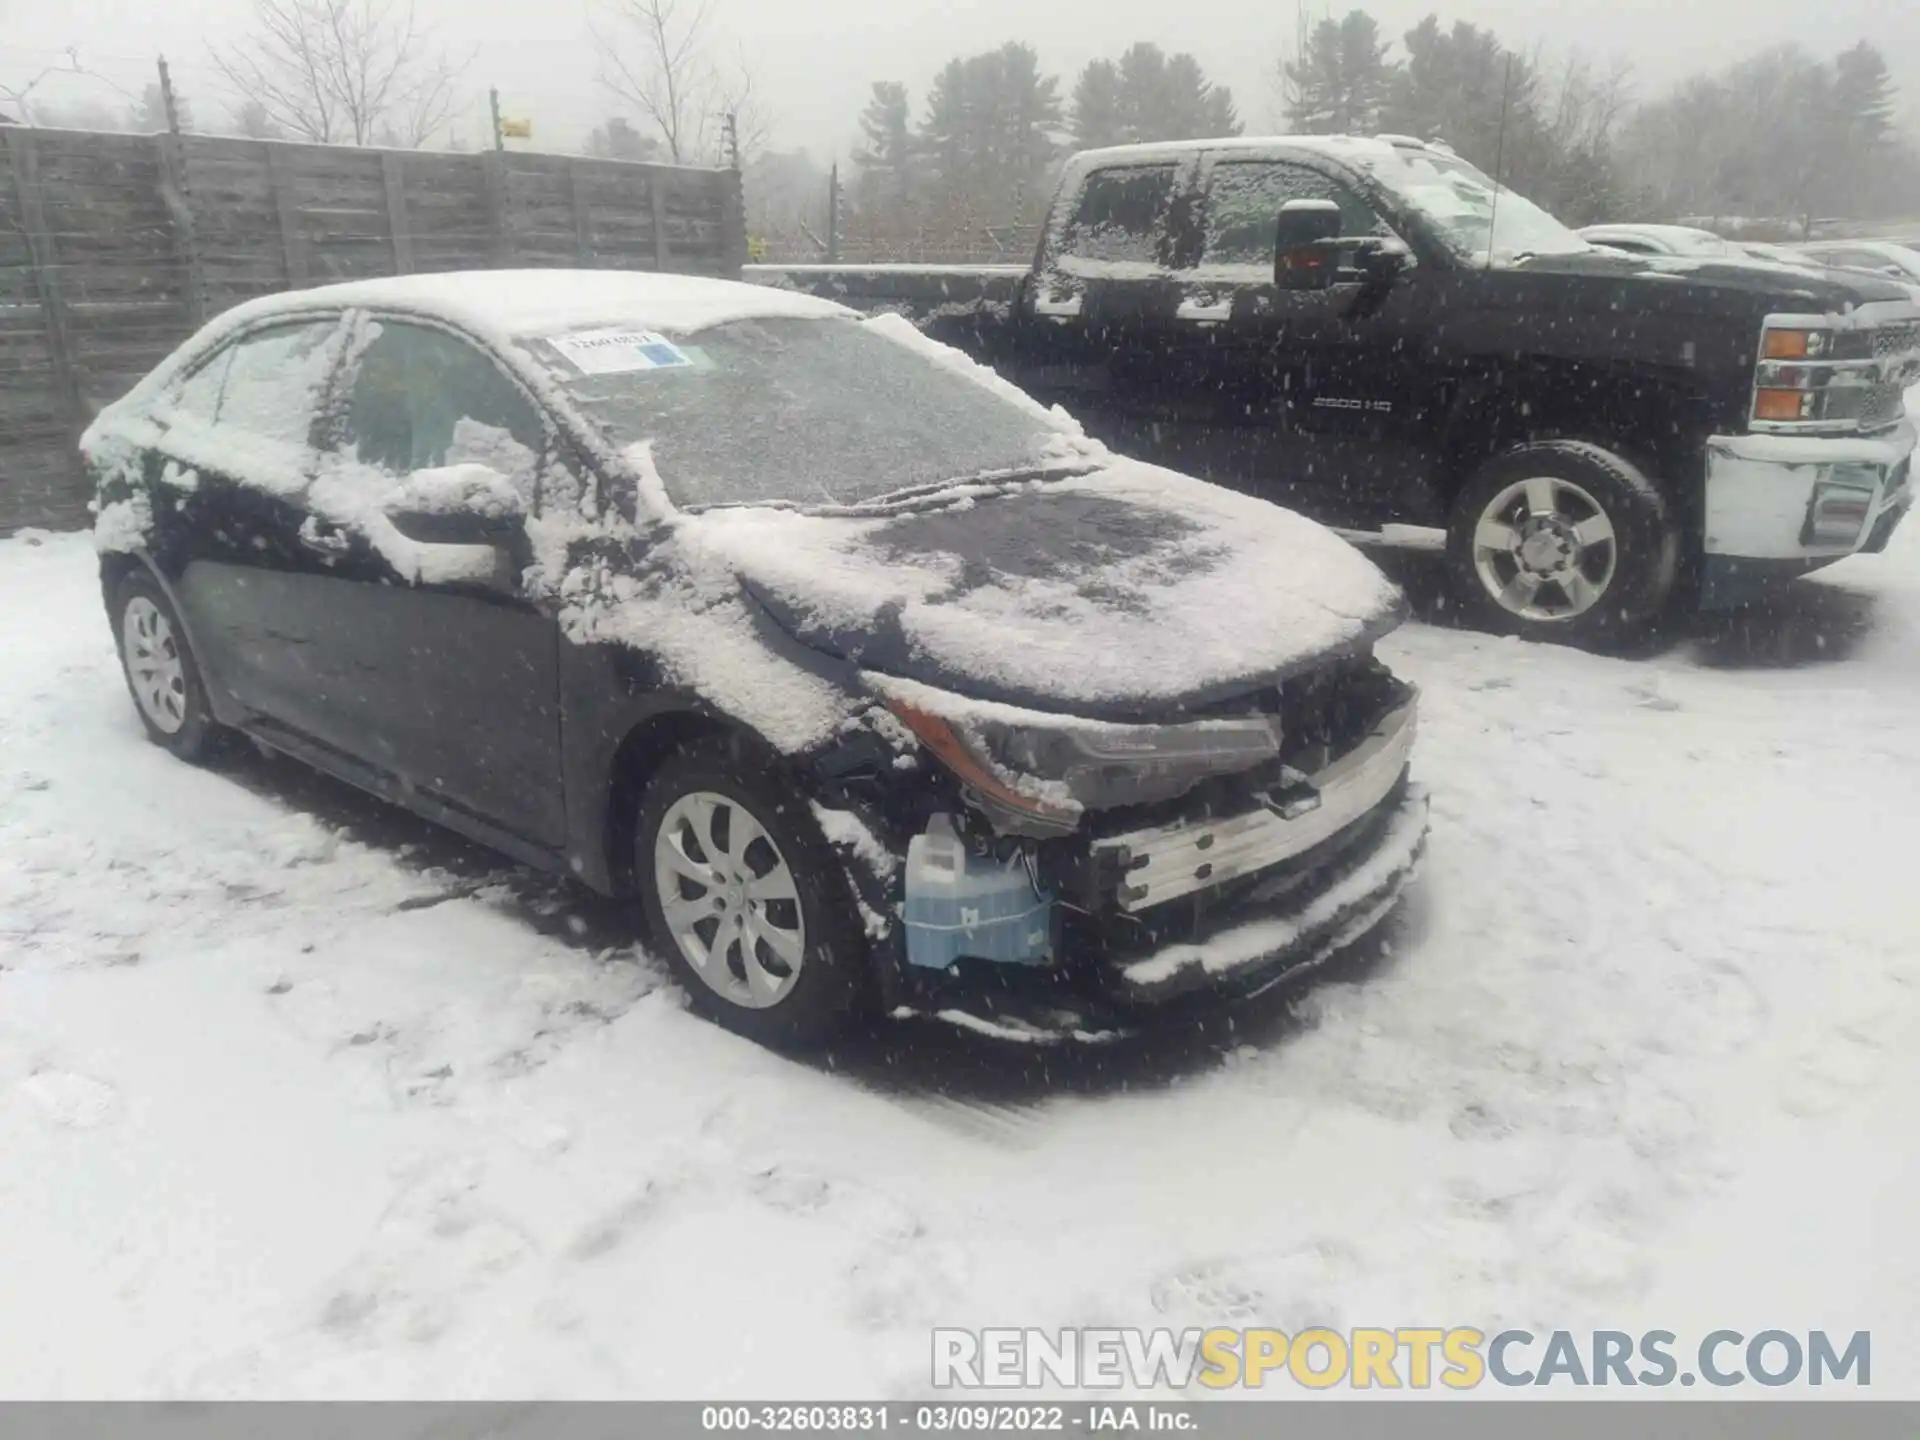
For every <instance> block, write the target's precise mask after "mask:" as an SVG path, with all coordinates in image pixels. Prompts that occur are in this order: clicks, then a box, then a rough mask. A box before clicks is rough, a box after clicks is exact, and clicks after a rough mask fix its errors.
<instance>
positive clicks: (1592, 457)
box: [1447, 440, 1679, 644]
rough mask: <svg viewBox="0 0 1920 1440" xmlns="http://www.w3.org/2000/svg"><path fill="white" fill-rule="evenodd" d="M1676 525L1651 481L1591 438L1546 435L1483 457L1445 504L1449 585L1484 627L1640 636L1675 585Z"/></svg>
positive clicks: (1590, 637)
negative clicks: (1449, 517) (1450, 507)
mask: <svg viewBox="0 0 1920 1440" xmlns="http://www.w3.org/2000/svg"><path fill="white" fill-rule="evenodd" d="M1678 556H1679V533H1678V529H1677V527H1676V525H1675V524H1674V522H1673V520H1672V518H1671V512H1670V511H1669V508H1668V506H1667V504H1666V502H1665V500H1664V498H1663V497H1662V496H1661V494H1660V492H1659V490H1658V489H1656V488H1655V486H1654V484H1653V482H1652V481H1651V480H1649V479H1648V478H1647V476H1646V475H1645V474H1644V473H1642V472H1641V471H1640V469H1639V468H1638V467H1636V466H1635V465H1634V464H1633V463H1632V462H1631V461H1628V460H1626V459H1623V458H1622V457H1621V456H1619V455H1616V454H1614V453H1613V452H1611V451H1609V450H1605V449H1602V448H1601V447H1600V446H1598V445H1591V444H1587V443H1585V442H1583V441H1574V440H1548V441H1542V442H1539V443H1537V444H1531V445H1522V446H1519V447H1517V448H1516V449H1513V450H1510V451H1508V452H1507V453H1506V454H1504V455H1499V456H1496V457H1495V458H1494V459H1492V460H1490V461H1489V462H1487V464H1486V465H1484V466H1482V467H1481V469H1480V470H1479V471H1478V472H1477V473H1476V474H1475V475H1474V476H1473V477H1472V478H1471V479H1470V480H1469V481H1468V482H1467V484H1466V486H1465V488H1463V489H1462V490H1461V492H1460V495H1459V497H1458V499H1457V500H1456V501H1455V503H1454V508H1453V516H1452V520H1451V522H1450V524H1449V526H1448V531H1447V565H1448V570H1449V572H1450V574H1451V579H1452V583H1453V590H1454V593H1455V595H1456V597H1457V598H1458V599H1459V601H1460V603H1461V605H1462V606H1463V608H1465V610H1466V611H1467V613H1468V614H1469V615H1470V616H1472V617H1473V618H1474V619H1475V620H1476V621H1477V622H1479V623H1480V624H1482V625H1484V626H1486V627H1487V628H1489V629H1496V630H1502V631H1506V632H1508V633H1512V634H1518V635H1523V636H1525V637H1527V638H1529V639H1534V640H1563V641H1570V642H1572V643H1574V644H1593V643H1601V642H1609V641H1620V640H1627V639H1631V638H1634V637H1637V636H1640V635H1643V634H1645V633H1646V632H1647V631H1649V630H1650V629H1651V628H1652V626H1653V625H1654V623H1655V622H1656V621H1657V620H1658V619H1659V617H1660V615H1661V613H1662V612H1663V611H1664V610H1665V608H1666V606H1667V602H1668V600H1669V598H1670V597H1671V595H1672V593H1673V587H1674V577H1675V573H1676V570H1677V560H1678Z"/></svg>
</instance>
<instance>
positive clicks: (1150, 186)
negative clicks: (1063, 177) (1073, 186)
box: [1061, 165, 1174, 264]
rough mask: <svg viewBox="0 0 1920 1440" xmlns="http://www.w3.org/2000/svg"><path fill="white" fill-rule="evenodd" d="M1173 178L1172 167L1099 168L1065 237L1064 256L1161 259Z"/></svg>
mask: <svg viewBox="0 0 1920 1440" xmlns="http://www.w3.org/2000/svg"><path fill="white" fill-rule="evenodd" d="M1173 179H1174V167H1173V166H1171V165H1138V166H1128V167H1124V168H1120V169H1114V170H1096V171H1095V172H1094V173H1093V174H1092V175H1090V176H1088V177H1087V183H1086V188H1085V189H1083V190H1082V191H1081V192H1080V203H1079V204H1078V205H1077V206H1076V207H1075V208H1074V213H1073V219H1072V220H1071V221H1069V222H1068V225H1067V231H1066V234H1065V236H1063V237H1062V242H1061V249H1062V251H1063V253H1065V254H1068V255H1074V256H1078V257H1079V258H1081V259H1083V260H1120V261H1138V262H1144V263H1147V264H1152V263H1153V262H1155V261H1157V260H1158V259H1159V258H1160V237H1161V235H1162V234H1163V233H1164V229H1165V225H1166V217H1167V209H1168V205H1169V202H1170V201H1171V200H1172V198H1173Z"/></svg>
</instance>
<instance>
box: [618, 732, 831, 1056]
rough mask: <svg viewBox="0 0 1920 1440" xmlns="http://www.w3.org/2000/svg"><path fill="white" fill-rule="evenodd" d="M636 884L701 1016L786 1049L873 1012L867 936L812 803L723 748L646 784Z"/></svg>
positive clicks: (676, 758)
mask: <svg viewBox="0 0 1920 1440" xmlns="http://www.w3.org/2000/svg"><path fill="white" fill-rule="evenodd" d="M634 834H635V840H634V848H635V853H634V874H635V876H636V877H637V878H638V880H639V885H640V891H641V895H642V897H643V899H644V902H645V906H646V912H647V922H648V925H649V927H650V929H651V931H652V935H653V941H654V945H655V947H656V951H657V953H659V954H661V955H663V956H664V957H665V958H666V961H667V964H668V965H669V966H671V967H672V969H673V972H674V974H675V976H676V977H677V978H678V979H679V981H680V983H681V984H682V985H683V986H684V987H685V988H686V991H687V994H688V995H689V997H690V998H691V999H692V1001H693V1004H694V1007H695V1008H696V1009H698V1010H700V1011H702V1012H703V1013H704V1014H706V1015H708V1016H710V1017H711V1018H713V1019H715V1020H718V1021H719V1022H720V1023H721V1024H722V1025H725V1026H726V1027H727V1028H728V1029H730V1030H733V1031H736V1032H737V1033H739V1034H742V1035H745V1036H747V1037H748V1038H749V1039H753V1040H758V1041H760V1042H761V1043H762V1044H767V1045H775V1046H782V1047H804V1046H811V1045H818V1044H821V1043H823V1042H824V1041H827V1040H829V1039H831V1038H833V1037H834V1036H835V1035H836V1034H838V1033H839V1032H841V1031H842V1030H844V1029H845V1028H847V1027H848V1026H849V1025H850V1024H851V1023H852V1022H853V1021H854V1020H855V1019H856V1018H858V1017H859V1016H860V1015H861V1014H862V1013H863V1012H864V1010H865V1009H866V1006H867V1000H868V993H869V971H868V954H867V946H866V940H865V931H864V930H863V929H862V927H861V926H860V925H859V923H858V921H857V918H856V917H855V915H854V913H853V907H852V901H851V892H850V890H849V888H848V882H847V878H846V874H845V871H844V870H843V868H842V867H841V864H840V862H839V861H838V860H837V859H836V858H835V857H834V856H833V853H832V852H831V851H830V850H829V849H828V848H827V845H826V843H825V841H824V840H822V839H821V838H820V836H819V835H818V833H817V831H816V830H815V828H814V826H813V825H812V823H811V821H810V819H809V818H807V816H806V810H805V807H804V806H802V805H800V804H799V802H798V801H797V800H796V799H795V798H794V797H793V796H792V795H790V794H788V793H787V792H786V791H785V789H784V787H782V786H780V785H779V784H778V782H777V781H774V780H772V779H771V778H770V777H769V776H768V775H767V773H766V768H765V767H764V766H755V765H752V764H749V763H747V762H746V760H745V759H744V758H743V757H741V756H739V755H737V754H736V753H735V752H734V750H733V748H732V747H730V746H728V745H725V744H699V745H694V746H690V747H688V748H687V749H684V750H682V751H680V752H679V753H678V754H675V755H673V756H671V757H670V758H668V760H667V761H666V762H665V763H664V764H663V765H662V766H661V767H660V769H659V771H658V772H657V773H656V774H655V776H654V778H653V781H652V783H651V784H649V785H648V787H647V791H646V794H645V795H644V796H643V797H642V798H641V802H640V818H639V824H638V825H637V826H636V827H635V831H634Z"/></svg>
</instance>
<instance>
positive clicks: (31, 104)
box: [0, 45, 137, 130]
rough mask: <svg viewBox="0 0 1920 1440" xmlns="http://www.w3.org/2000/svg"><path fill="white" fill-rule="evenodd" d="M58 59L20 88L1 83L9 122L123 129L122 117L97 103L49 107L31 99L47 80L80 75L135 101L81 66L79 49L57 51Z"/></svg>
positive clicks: (53, 105)
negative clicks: (9, 116) (9, 112)
mask: <svg viewBox="0 0 1920 1440" xmlns="http://www.w3.org/2000/svg"><path fill="white" fill-rule="evenodd" d="M60 55H61V58H60V59H59V60H57V61H55V62H53V63H52V64H50V65H46V66H43V67H42V68H41V69H40V71H39V72H38V73H37V74H35V75H34V77H33V78H32V79H31V80H28V81H27V82H26V83H25V84H23V85H6V84H0V101H4V102H6V106H7V108H8V109H9V110H10V111H11V112H12V115H13V117H14V119H13V121H12V122H11V123H17V124H21V125H66V126H69V127H70V128H73V129H76V130H124V129H126V128H127V121H126V118H125V117H124V116H118V115H112V114H111V113H110V111H109V108H108V107H106V106H104V105H101V104H99V103H98V102H90V101H81V102H78V103H76V104H70V105H65V106H62V105H58V104H49V103H46V102H43V101H41V100H38V99H36V98H35V97H34V91H36V90H38V89H39V88H40V87H41V86H42V85H44V84H46V82H47V81H49V80H52V79H54V78H55V77H57V76H65V77H69V78H71V77H73V76H80V77H82V78H85V79H87V80H90V81H94V82H96V83H98V84H101V85H104V86H106V87H107V88H108V89H109V90H112V91H114V92H115V93H116V94H118V95H119V96H120V97H121V98H122V99H124V100H130V101H137V97H136V96H134V95H133V94H131V93H130V92H129V91H127V90H125V89H123V88H122V87H121V86H119V85H116V84H114V83H113V81H111V80H109V79H108V78H107V77H106V76H104V75H102V74H100V73H98V72H97V71H94V70H89V69H88V68H87V67H86V66H85V65H83V64H81V63H80V47H79V46H77V45H69V46H67V47H66V49H64V50H62V51H61V52H60Z"/></svg>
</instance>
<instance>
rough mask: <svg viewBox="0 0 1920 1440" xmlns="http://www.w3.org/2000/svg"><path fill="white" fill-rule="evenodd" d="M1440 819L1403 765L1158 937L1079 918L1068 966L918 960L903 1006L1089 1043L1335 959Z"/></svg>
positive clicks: (1166, 920) (963, 1022) (1021, 1034)
mask: <svg viewBox="0 0 1920 1440" xmlns="http://www.w3.org/2000/svg"><path fill="white" fill-rule="evenodd" d="M1427 827H1428V821H1427V795H1426V792H1425V791H1424V790H1422V789H1420V788H1419V787H1418V786H1415V785H1413V784H1412V783H1411V782H1410V781H1409V780H1408V778H1407V776H1406V773H1405V772H1404V771H1402V772H1401V773H1400V774H1398V775H1396V776H1395V777H1393V779H1392V782H1391V783H1390V785H1389V788H1388V790H1387V793H1386V794H1385V795H1384V796H1381V797H1379V798H1377V799H1376V801H1375V802H1374V804H1373V805H1372V806H1371V808H1370V809H1368V810H1367V811H1366V812H1365V813H1363V814H1361V815H1360V816H1359V817H1358V818H1357V819H1355V820H1353V821H1352V822H1350V823H1349V824H1348V825H1346V826H1345V828H1343V829H1342V830H1340V831H1338V832H1337V833H1335V834H1333V835H1331V836H1329V837H1327V838H1326V839H1324V840H1322V841H1321V842H1320V843H1319V844H1318V845H1316V846H1314V847H1313V848H1312V849H1310V850H1308V851H1306V852H1305V853H1303V854H1298V855H1296V856H1294V857H1293V858H1292V859H1291V860H1288V861H1284V862H1282V863H1281V864H1280V865H1278V866H1275V867H1274V870H1273V872H1272V873H1271V874H1268V873H1264V872H1263V873H1262V874H1260V875H1257V876H1253V877H1250V878H1248V879H1246V880H1243V881H1241V882H1239V883H1238V885H1233V886H1229V887H1227V889H1228V893H1229V894H1230V895H1231V898H1222V897H1218V896H1205V895H1203V896H1201V897H1199V900H1200V903H1198V904H1196V903H1195V902H1194V901H1192V900H1189V902H1188V903H1187V904H1186V905H1181V904H1178V903H1175V904H1172V905H1169V906H1167V907H1164V908H1163V909H1160V910H1159V911H1158V913H1157V915H1156V916H1155V924H1156V927H1157V928H1156V929H1155V930H1154V931H1153V932H1151V934H1152V938H1149V939H1145V940H1143V941H1141V942H1140V943H1136V944H1133V945H1130V946H1113V945H1110V944H1107V943H1104V942H1103V940H1102V938H1101V937H1099V936H1097V935H1096V934H1095V933H1093V932H1092V931H1091V930H1090V929H1087V928H1078V927H1075V928H1070V929H1069V930H1068V934H1067V944H1066V950H1067V953H1066V956H1065V958H1064V961H1063V963H1062V964H1061V965H1059V966H1058V967H1055V968H1051V969H1045V970H1041V969H1034V968H1030V967H1025V966H1011V965H994V964H991V963H988V962H985V961H964V960H963V961H961V962H959V963H958V964H956V965H955V966H954V967H953V968H952V969H950V970H948V971H943V972H929V971H919V972H909V973H907V974H906V976H905V978H904V980H903V982H902V985H901V987H900V988H898V989H897V990H896V992H895V994H894V999H893V1003H894V1009H893V1013H894V1015H895V1016H896V1017H899V1018H906V1017H909V1016H922V1017H926V1018H931V1019H937V1020H940V1021H942V1022H944V1023H946V1024H949V1025H953V1026H956V1027H958V1028H961V1029H965V1030H969V1031H972V1032H975V1033H978V1034H984V1035H988V1036H991V1037H994V1038H998V1039H1002V1040H1011V1041H1017V1042H1021V1043H1025V1044H1059V1043H1063V1042H1065V1043H1075V1044H1083V1045H1084V1044H1099V1043H1106V1042H1112V1041H1115V1040H1119V1039H1123V1038H1125V1037H1127V1036H1129V1035H1132V1034H1134V1033H1137V1032H1138V1031H1139V1029H1140V1028H1141V1027H1142V1026H1143V1025H1144V1024H1145V1023H1146V1022H1147V1021H1148V1020H1149V1019H1150V1018H1155V1017H1158V1016H1161V1015H1164V1014H1166V1013H1167V1012H1169V1011H1172V1010H1175V1009H1178V1008H1183V1007H1185V1006H1187V1005H1188V1004H1189V1003H1190V1004H1191V1005H1206V1004H1208V1003H1211V1002H1218V1001H1221V1000H1244V999H1248V998H1251V997H1252V996H1254V995H1258V994H1260V993H1261V992H1263V991H1265V990H1268V989H1271V988H1272V987H1274V986H1275V985H1279V984H1281V983H1283V982H1286V981H1289V980H1292V979H1294V978H1295V977H1297V976H1300V975H1302V974H1304V973H1306V972H1307V971H1310V970H1312V969H1314V968H1315V967H1317V966H1319V965H1321V964H1323V963H1325V962H1327V961H1329V960H1331V959H1333V958H1334V957H1335V956H1337V955H1338V954H1340V953H1341V952H1342V951H1344V950H1346V949H1347V948H1348V947H1350V946H1352V945H1354V944H1356V943H1358V942H1359V941H1360V940H1362V939H1364V938H1365V937H1366V935H1367V934H1368V933H1369V932H1371V931H1372V930H1373V929H1374V928H1375V927H1376V926H1378V925H1379V924H1380V923H1381V922H1382V921H1384V920H1385V919H1386V918H1387V916H1388V915H1390V914H1391V913H1392V911H1393V909H1394V907H1395V905H1396V904H1397V903H1398V902H1399V899H1400V896H1401V893H1402V891H1404V890H1405V889H1406V887H1407V886H1408V885H1409V884H1410V883H1411V882H1412V881H1413V879H1414V878H1415V877H1416V876H1417V875H1418V873H1419V870H1420V866H1421V862H1422V861H1423V860H1424V858H1425V855H1426V844H1427ZM1234 891H1238V892H1239V893H1237V894H1233V893H1232V892H1234ZM1209 901H1211V902H1212V903H1211V904H1210V905H1209V904H1208V902H1209Z"/></svg>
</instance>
